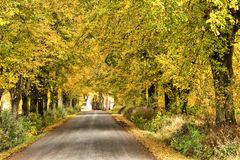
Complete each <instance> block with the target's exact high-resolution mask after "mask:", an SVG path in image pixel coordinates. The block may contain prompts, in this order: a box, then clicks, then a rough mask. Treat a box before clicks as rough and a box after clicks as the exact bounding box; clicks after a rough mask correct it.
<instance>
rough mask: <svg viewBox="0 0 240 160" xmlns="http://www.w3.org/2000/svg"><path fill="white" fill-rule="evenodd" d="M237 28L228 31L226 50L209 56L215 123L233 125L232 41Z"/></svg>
mask: <svg viewBox="0 0 240 160" xmlns="http://www.w3.org/2000/svg"><path fill="white" fill-rule="evenodd" d="M236 32H237V30H233V32H232V33H228V34H227V35H226V36H224V37H223V38H225V39H226V41H227V42H226V45H227V46H226V48H227V51H226V52H225V53H223V54H221V53H215V54H214V55H213V56H212V57H211V69H212V75H213V80H214V89H215V107H216V124H217V125H219V126H221V125H225V124H227V125H235V124H236V118H235V109H234V105H233V89H232V85H233V75H234V74H233V67H232V56H233V49H234V47H233V41H234V39H235V34H236Z"/></svg>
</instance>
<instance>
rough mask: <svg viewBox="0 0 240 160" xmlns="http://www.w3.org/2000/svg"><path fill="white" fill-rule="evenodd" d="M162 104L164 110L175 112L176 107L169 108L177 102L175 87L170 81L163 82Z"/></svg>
mask: <svg viewBox="0 0 240 160" xmlns="http://www.w3.org/2000/svg"><path fill="white" fill-rule="evenodd" d="M163 87H164V89H165V93H164V105H165V111H166V112H169V111H171V112H177V108H171V107H172V106H173V105H174V104H176V103H177V97H176V94H177V89H176V88H175V87H174V86H173V83H172V82H169V83H167V84H165V85H164V86H163Z"/></svg>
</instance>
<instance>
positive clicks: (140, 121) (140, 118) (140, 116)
mask: <svg viewBox="0 0 240 160" xmlns="http://www.w3.org/2000/svg"><path fill="white" fill-rule="evenodd" d="M144 114H145V113H144V112H142V111H139V112H136V113H135V114H133V115H131V120H132V121H133V122H134V123H135V124H136V125H137V126H138V127H139V128H141V129H143V128H144V125H145V123H146V122H147V120H146V119H144Z"/></svg>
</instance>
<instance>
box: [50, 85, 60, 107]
mask: <svg viewBox="0 0 240 160" xmlns="http://www.w3.org/2000/svg"><path fill="white" fill-rule="evenodd" d="M50 99H51V101H50V108H51V109H53V108H57V107H58V91H57V88H56V87H53V88H52V89H51V91H50Z"/></svg>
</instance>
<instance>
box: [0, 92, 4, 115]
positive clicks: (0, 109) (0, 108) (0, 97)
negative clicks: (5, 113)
mask: <svg viewBox="0 0 240 160" xmlns="http://www.w3.org/2000/svg"><path fill="white" fill-rule="evenodd" d="M3 92H4V89H0V112H1V111H2V102H1V99H2V95H3Z"/></svg>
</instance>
